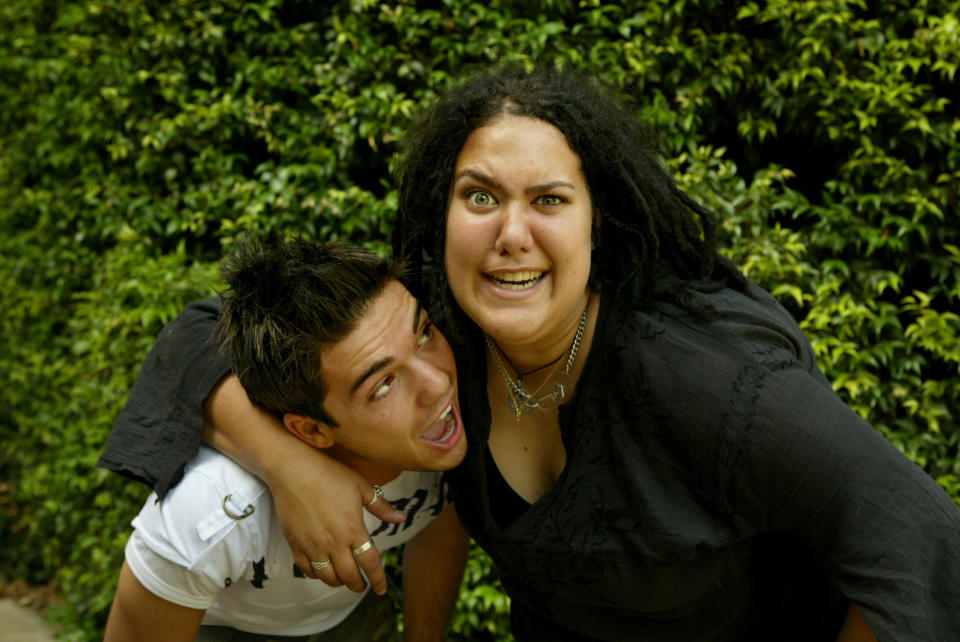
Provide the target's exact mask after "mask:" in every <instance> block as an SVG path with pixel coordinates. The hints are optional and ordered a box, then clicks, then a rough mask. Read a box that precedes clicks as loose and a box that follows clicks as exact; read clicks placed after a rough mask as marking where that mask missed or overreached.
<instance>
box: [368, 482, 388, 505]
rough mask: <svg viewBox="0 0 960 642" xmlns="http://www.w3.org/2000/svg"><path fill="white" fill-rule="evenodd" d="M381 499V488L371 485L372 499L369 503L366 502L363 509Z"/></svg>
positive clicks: (377, 485)
mask: <svg viewBox="0 0 960 642" xmlns="http://www.w3.org/2000/svg"><path fill="white" fill-rule="evenodd" d="M382 497H383V488H381V487H380V485H379V484H374V485H373V499H371V500H370V501H369V502H367V503H366V504H364V505H363V507H364V508H366V507H367V506H369V505H370V504H372V503H373V502H375V501H377V500H378V499H381V498H382Z"/></svg>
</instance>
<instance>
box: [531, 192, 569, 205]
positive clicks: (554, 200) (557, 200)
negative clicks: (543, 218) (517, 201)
mask: <svg viewBox="0 0 960 642" xmlns="http://www.w3.org/2000/svg"><path fill="white" fill-rule="evenodd" d="M535 202H536V203H537V204H538V205H546V206H547V207H554V206H557V205H560V204H561V203H563V202H564V199H563V197H561V196H557V195H556V194H544V195H543V196H538V197H537V200H536V201H535Z"/></svg>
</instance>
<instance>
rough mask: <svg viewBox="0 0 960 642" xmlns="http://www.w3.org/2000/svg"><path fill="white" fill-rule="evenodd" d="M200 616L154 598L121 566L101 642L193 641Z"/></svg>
mask: <svg viewBox="0 0 960 642" xmlns="http://www.w3.org/2000/svg"><path fill="white" fill-rule="evenodd" d="M204 613H205V611H204V610H202V609H191V608H187V607H186V606H180V605H179V604H174V603H173V602H168V601H167V600H165V599H163V598H161V597H157V596H156V595H154V594H153V593H151V592H150V591H148V590H147V589H146V588H144V586H143V584H141V583H140V581H139V580H138V579H137V578H136V576H135V575H134V574H133V572H132V571H131V570H130V567H129V566H127V563H126V562H124V563H123V568H122V569H121V570H120V581H119V582H118V584H117V593H116V595H115V596H114V598H113V606H111V607H110V617H109V619H108V620H107V629H106V632H105V634H104V637H103V640H104V642H128V641H129V640H137V641H138V642H181V641H182V642H188V641H189V640H193V639H194V638H196V636H197V631H199V630H200V621H201V620H202V619H203V614H204Z"/></svg>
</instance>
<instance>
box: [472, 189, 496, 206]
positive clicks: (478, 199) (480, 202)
mask: <svg viewBox="0 0 960 642" xmlns="http://www.w3.org/2000/svg"><path fill="white" fill-rule="evenodd" d="M467 200H468V201H470V204H471V205H476V206H477V207H487V206H489V205H493V204H494V203H496V200H494V198H493V195H492V194H490V192H484V191H483V190H474V191H472V192H470V193H469V194H467Z"/></svg>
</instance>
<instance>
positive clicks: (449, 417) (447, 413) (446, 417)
mask: <svg viewBox="0 0 960 642" xmlns="http://www.w3.org/2000/svg"><path fill="white" fill-rule="evenodd" d="M438 419H439V420H442V421H446V422H447V429H446V430H445V431H444V433H443V436H441V437H440V439H438V440H437V441H446V440H447V439H449V438H450V435H452V434H453V431H454V430H455V429H456V427H457V422H456V420H454V418H453V404H450V405H449V406H447V409H446V410H444V411H443V414H441V415H440V417H439V418H438Z"/></svg>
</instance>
